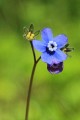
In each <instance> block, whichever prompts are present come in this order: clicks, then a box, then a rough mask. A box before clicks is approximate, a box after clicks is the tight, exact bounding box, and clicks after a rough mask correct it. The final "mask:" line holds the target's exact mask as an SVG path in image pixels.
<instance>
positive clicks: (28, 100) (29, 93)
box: [25, 42, 41, 120]
mask: <svg viewBox="0 0 80 120" xmlns="http://www.w3.org/2000/svg"><path fill="white" fill-rule="evenodd" d="M30 44H31V48H32V52H33V57H34V65H33V68H32V73H31V77H30V83H29V89H28V95H27V103H26V115H25V120H28V115H29V106H30V97H31V89H32V83H33V78H34V73H35V70H36V65H37V63H38V62H39V60H40V59H41V57H39V58H38V59H37V60H36V55H35V51H34V47H33V44H32V42H30Z"/></svg>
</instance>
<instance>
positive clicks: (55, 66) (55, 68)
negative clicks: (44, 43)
mask: <svg viewBox="0 0 80 120" xmlns="http://www.w3.org/2000/svg"><path fill="white" fill-rule="evenodd" d="M47 69H48V71H49V72H50V73H51V74H53V73H54V74H58V73H60V72H62V71H63V62H60V63H55V62H54V63H52V64H51V65H50V64H47Z"/></svg>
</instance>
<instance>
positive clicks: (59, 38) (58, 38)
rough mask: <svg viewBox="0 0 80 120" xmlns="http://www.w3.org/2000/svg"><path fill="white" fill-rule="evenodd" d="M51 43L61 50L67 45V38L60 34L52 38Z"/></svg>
mask: <svg viewBox="0 0 80 120" xmlns="http://www.w3.org/2000/svg"><path fill="white" fill-rule="evenodd" d="M53 41H54V42H56V43H57V46H58V48H62V47H64V46H65V45H66V44H67V42H68V38H67V37H66V36H65V35H64V34H61V35H58V36H56V37H54V38H53Z"/></svg>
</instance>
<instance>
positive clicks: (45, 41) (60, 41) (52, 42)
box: [32, 28, 68, 64]
mask: <svg viewBox="0 0 80 120" xmlns="http://www.w3.org/2000/svg"><path fill="white" fill-rule="evenodd" d="M41 36H42V41H38V40H33V41H32V42H33V46H34V48H35V49H37V50H38V51H40V52H42V55H41V59H42V61H43V62H46V63H47V64H52V63H53V61H57V62H59V63H60V62H62V61H64V60H66V58H67V55H66V54H65V53H64V52H63V51H62V50H61V48H63V47H64V46H65V45H66V44H67V42H68V38H67V37H66V36H65V35H64V34H60V35H58V36H56V37H53V34H52V31H51V29H50V28H45V29H43V30H42V31H41Z"/></svg>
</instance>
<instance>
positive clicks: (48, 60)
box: [41, 52, 58, 64]
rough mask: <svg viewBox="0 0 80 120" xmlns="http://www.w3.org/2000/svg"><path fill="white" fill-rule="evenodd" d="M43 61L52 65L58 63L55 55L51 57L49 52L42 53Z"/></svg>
mask: <svg viewBox="0 0 80 120" xmlns="http://www.w3.org/2000/svg"><path fill="white" fill-rule="evenodd" d="M41 59H42V61H43V62H46V63H48V64H52V63H53V61H55V62H57V61H58V60H57V59H56V58H55V57H54V56H53V55H49V54H48V53H47V52H43V53H42V55H41Z"/></svg>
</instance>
